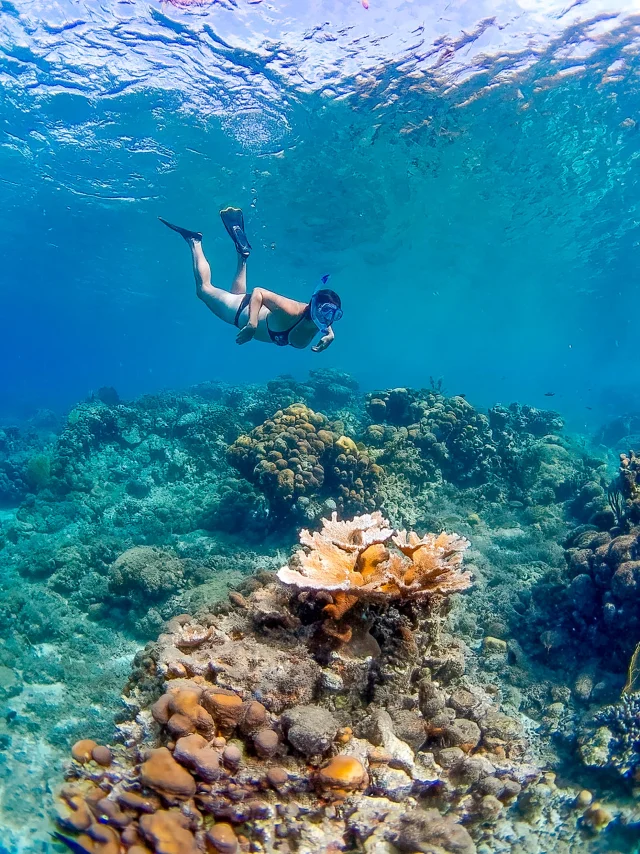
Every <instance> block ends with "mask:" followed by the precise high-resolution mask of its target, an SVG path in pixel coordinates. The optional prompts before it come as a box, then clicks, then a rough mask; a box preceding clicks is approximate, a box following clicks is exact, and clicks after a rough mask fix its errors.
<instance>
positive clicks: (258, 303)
mask: <svg viewBox="0 0 640 854" xmlns="http://www.w3.org/2000/svg"><path fill="white" fill-rule="evenodd" d="M262 306H263V292H262V290H261V289H260V288H256V289H255V290H254V291H252V293H251V299H250V300H249V319H248V320H247V322H246V324H245V325H244V326H243V327H242V329H241V330H240V332H238V334H237V335H236V343H237V344H246V343H247V341H251V339H252V338H253V336H254V335H255V334H256V329H257V328H258V319H259V317H260V309H261V308H262Z"/></svg>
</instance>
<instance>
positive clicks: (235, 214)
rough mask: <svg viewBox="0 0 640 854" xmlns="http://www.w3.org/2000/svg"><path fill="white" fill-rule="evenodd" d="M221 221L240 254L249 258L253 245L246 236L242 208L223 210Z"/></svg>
mask: <svg viewBox="0 0 640 854" xmlns="http://www.w3.org/2000/svg"><path fill="white" fill-rule="evenodd" d="M220 219H221V220H222V222H223V223H224V227H225V228H226V229H227V232H228V234H229V237H230V238H231V239H232V240H233V242H234V243H235V245H236V250H237V251H238V254H239V255H242V257H243V258H248V257H249V255H250V254H251V244H250V243H249V240H248V238H247V235H246V234H245V230H244V216H243V214H242V211H241V210H240V208H223V209H222V210H221V211H220Z"/></svg>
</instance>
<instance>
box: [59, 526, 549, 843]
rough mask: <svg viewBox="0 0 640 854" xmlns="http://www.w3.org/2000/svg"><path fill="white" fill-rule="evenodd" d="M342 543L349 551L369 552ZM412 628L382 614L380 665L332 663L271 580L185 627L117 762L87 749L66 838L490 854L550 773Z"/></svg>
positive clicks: (336, 656)
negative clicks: (499, 831) (491, 839)
mask: <svg viewBox="0 0 640 854" xmlns="http://www.w3.org/2000/svg"><path fill="white" fill-rule="evenodd" d="M336 524H337V525H339V524H340V523H335V522H332V523H329V525H328V526H325V527H326V528H329V529H331V525H334V526H335V525H336ZM333 531H334V535H335V536H334V539H338V538H340V540H341V542H342V543H343V546H347V547H349V545H350V546H351V547H352V552H353V553H357V551H358V549H359V547H360V545H362V543H360V544H357V543H355V542H354V540H357V539H361V540H366V538H367V530H366V529H364V528H363V526H362V525H360V535H359V536H358V534H357V533H356V527H355V526H353V527H352V530H351V532H348V531H347V530H346V528H345V526H342V527H341V528H340V530H336V528H335V527H334V528H333ZM349 533H351V537H349ZM345 534H346V535H347V536H346V537H345ZM369 536H370V538H371V536H372V534H371V527H370V528H369ZM374 538H375V537H374ZM397 539H398V541H399V544H400V545H401V546H402V547H403V548H405V549H406V550H408V551H409V550H411V551H412V552H413V553H414V554H415V553H419V552H420V551H421V550H423V549H424V548H425V543H424V542H421V541H419V540H418V539H417V538H415V537H412V536H400V537H397ZM354 547H355V548H354ZM369 547H371V545H370V546H369ZM430 547H431V546H430ZM345 553H347V552H346V551H345ZM414 617H415V619H414V624H413V626H412V627H409V626H408V625H407V623H406V618H405V617H403V615H402V614H401V613H400V612H399V611H398V610H397V609H395V608H393V607H388V608H386V609H384V611H383V612H380V613H379V615H378V616H377V617H376V625H375V631H376V633H377V636H378V637H379V638H380V646H379V649H378V653H377V656H376V657H375V658H374V657H372V656H371V655H370V654H369V655H366V656H358V655H355V654H354V652H353V650H351V651H350V652H349V653H348V654H347V653H343V652H341V651H340V650H338V651H334V652H333V653H332V654H331V655H330V656H329V657H328V658H327V657H326V656H325V655H324V653H323V652H322V650H321V648H320V647H318V645H317V644H316V642H315V640H314V639H315V638H316V637H317V632H316V631H315V629H316V627H317V625H318V622H319V619H320V620H321V619H322V616H321V615H320V617H318V614H317V613H314V612H313V610H312V609H309V607H308V603H307V601H306V600H305V597H304V595H303V594H301V593H299V592H298V593H296V592H294V593H293V594H291V593H290V592H287V589H286V588H283V587H282V586H280V585H279V584H278V583H277V582H275V581H274V580H273V578H272V577H270V576H268V575H265V576H264V577H263V580H262V583H261V585H259V586H258V587H257V588H254V590H253V592H251V593H248V594H244V595H243V594H240V593H238V594H234V595H233V596H232V601H231V602H230V603H229V605H228V606H226V607H225V606H223V605H222V604H220V605H219V606H218V607H217V608H215V609H213V610H211V609H208V610H206V609H205V610H204V611H202V612H200V613H199V614H198V615H197V617H196V618H191V617H189V616H187V615H181V616H179V617H177V618H174V619H173V620H172V621H170V623H169V624H168V625H167V627H166V629H165V632H164V633H163V634H162V635H161V636H160V637H159V639H158V641H157V642H156V643H152V644H149V645H148V646H147V647H146V649H145V650H144V652H142V653H140V654H138V656H137V657H136V666H135V668H134V671H133V674H132V677H131V679H130V681H129V684H128V685H127V688H126V691H125V701H126V712H125V713H124V714H123V715H122V716H121V719H120V723H119V724H118V728H117V731H118V736H119V743H116V744H114V745H113V746H112V747H110V748H109V749H108V758H109V759H110V764H108V765H105V764H101V763H100V762H98V761H96V747H95V746H94V745H93V744H90V745H89V744H87V743H82V744H80V745H78V744H76V745H75V747H74V749H73V758H72V759H71V761H70V763H69V765H68V768H67V774H66V777H67V782H66V783H65V785H64V786H63V787H62V789H61V792H60V802H59V811H58V822H59V824H60V827H61V832H62V834H71V835H72V836H73V838H74V841H75V844H76V845H81V846H82V845H84V846H86V850H87V851H92V852H93V851H96V850H98V848H95V847H93V846H95V845H96V844H98V843H99V844H101V845H103V844H107V841H108V844H114V843H113V842H112V841H113V840H115V842H116V843H117V841H118V840H119V841H120V844H125V845H127V846H134V848H133V849H132V848H131V847H130V848H129V850H136V849H135V846H139V847H140V850H148V851H152V852H156V854H161V852H165V851H181V852H182V851H185V852H187V851H193V852H200V851H205V850H207V851H276V850H278V851H291V850H298V851H311V850H323V851H324V850H326V851H329V850H331V851H336V852H337V851H347V850H355V851H363V852H377V851H382V850H384V851H388V852H390V854H392V852H394V851H398V852H402V851H414V850H424V851H427V850H429V851H431V850H433V851H436V850H437V851H443V852H451V854H454V852H468V854H472V852H475V851H476V850H482V849H477V848H476V842H475V841H474V837H475V839H476V840H481V839H482V837H483V835H485V834H486V833H487V828H490V827H491V826H494V825H495V823H496V822H497V821H500V820H504V817H505V816H506V815H507V813H508V812H509V811H512V810H513V809H514V804H515V803H516V802H517V800H518V798H519V797H521V793H522V791H523V789H525V790H526V789H527V787H529V786H531V785H532V784H533V783H534V782H535V781H537V780H539V779H540V772H539V770H538V769H537V768H536V767H535V766H534V765H532V764H529V763H528V762H527V758H528V757H527V750H528V748H527V742H526V739H525V738H524V737H523V733H522V730H521V727H520V725H519V723H518V721H516V720H514V719H512V718H510V717H509V716H507V715H505V714H504V713H502V712H501V711H500V710H499V708H497V707H496V705H495V702H494V701H493V699H492V697H491V695H490V694H488V693H486V692H485V691H483V690H482V689H481V688H480V687H479V686H477V685H472V684H471V683H469V682H468V681H467V680H466V679H465V677H464V656H463V654H462V649H461V647H460V644H459V643H457V642H456V641H455V640H454V639H453V638H451V637H450V636H448V635H447V634H446V633H444V632H443V631H442V630H441V627H440V617H436V616H434V615H433V613H432V611H431V609H430V608H429V607H426V608H425V607H423V608H422V609H418V610H416V612H415V615H414ZM98 749H99V750H100V751H101V753H100V756H102V746H99V747H98ZM106 758H107V757H106V754H105V756H104V757H103V759H106ZM105 835H106V836H105ZM81 850H85V849H81ZM100 850H103V849H100ZM104 850H107V849H104ZM114 850H115V849H114ZM136 854H137V850H136Z"/></svg>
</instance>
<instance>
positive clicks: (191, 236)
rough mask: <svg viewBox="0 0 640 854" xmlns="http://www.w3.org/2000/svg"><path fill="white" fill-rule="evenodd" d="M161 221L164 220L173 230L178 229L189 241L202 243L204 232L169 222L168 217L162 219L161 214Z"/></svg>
mask: <svg viewBox="0 0 640 854" xmlns="http://www.w3.org/2000/svg"><path fill="white" fill-rule="evenodd" d="M158 219H159V220H160V222H163V223H164V224H165V225H166V226H167V228H170V229H171V230H172V231H177V232H178V234H180V235H182V237H184V239H185V240H186V241H187V243H191V241H192V240H195V241H197V242H198V243H200V241H201V240H202V234H201V233H200V232H199V231H189V229H188V228H181V227H180V226H179V225H173V223H171V222H167V220H166V219H162V217H161V216H159V217H158Z"/></svg>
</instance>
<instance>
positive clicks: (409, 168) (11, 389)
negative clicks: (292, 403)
mask: <svg viewBox="0 0 640 854" xmlns="http://www.w3.org/2000/svg"><path fill="white" fill-rule="evenodd" d="M300 5H301V4H299V3H294V2H288V3H285V2H282V3H267V2H263V3H260V2H258V3H256V2H253V3H252V2H247V0H237V2H235V0H225V2H215V3H208V4H205V5H197V6H181V7H177V6H173V5H170V4H168V3H159V2H157V0H151V2H138V0H136V2H119V3H105V4H104V5H100V4H98V3H95V2H81V3H80V2H59V3H55V4H47V5H46V7H45V6H44V5H43V4H38V3H31V2H26V0H21V2H10V0H3V2H2V6H1V7H0V84H1V86H2V93H1V94H0V200H1V203H2V204H1V210H0V226H1V228H0V265H1V270H2V275H1V276H0V299H1V303H0V304H1V305H2V335H1V336H0V360H1V363H2V366H3V370H2V381H1V384H0V412H2V413H4V414H5V415H9V414H20V413H21V412H28V411H30V410H32V409H33V408H38V407H43V406H50V407H54V408H64V407H65V406H69V405H71V404H72V403H73V402H75V401H76V400H77V399H79V398H82V397H84V396H86V395H87V394H88V393H89V392H90V391H91V390H93V389H96V388H98V387H99V386H102V385H114V386H116V388H117V389H118V390H119V391H120V393H121V395H123V396H125V397H126V396H130V395H135V394H139V393H141V392H145V391H151V390H154V389H158V388H162V387H166V386H184V385H186V384H189V383H193V382H198V381H201V380H205V379H223V380H227V381H231V382H235V381H244V380H253V379H255V380H262V379H268V378H270V377H272V376H274V375H276V374H278V373H282V372H285V371H288V372H292V373H294V374H296V375H303V374H304V373H306V371H307V370H308V368H310V367H317V366H327V367H329V366H331V367H338V368H341V369H344V370H348V371H350V372H351V373H353V374H354V375H355V376H356V377H357V378H358V379H359V380H360V382H361V383H362V384H363V385H364V386H365V387H383V386H389V385H426V384H428V382H429V377H430V376H433V377H443V378H444V383H445V387H446V389H447V390H448V391H449V392H450V393H465V394H466V395H467V396H468V397H469V399H471V400H472V401H473V402H475V403H478V404H490V403H492V402H495V401H502V402H508V401H510V400H519V401H523V402H528V403H532V404H534V405H543V404H549V402H550V401H551V399H550V398H545V397H544V394H545V392H554V393H555V397H554V398H553V399H552V401H551V402H552V403H553V405H554V406H555V407H556V408H557V409H559V410H560V411H561V412H563V414H565V415H566V416H567V417H569V419H570V420H571V422H572V423H573V425H574V426H576V427H578V428H582V427H583V426H587V427H590V426H593V425H595V424H597V423H599V422H600V421H601V420H602V419H603V418H604V417H606V416H607V414H609V413H610V412H619V411H622V410H627V409H633V408H637V407H638V406H639V405H640V401H639V400H638V397H639V394H638V379H639V370H640V369H639V366H638V360H637V358H636V357H635V355H636V341H637V322H636V320H635V315H636V311H637V308H636V301H637V296H638V276H637V264H638V219H639V213H638V209H639V208H638V205H639V198H640V194H639V190H640V182H639V178H638V167H637V161H636V158H637V156H638V153H637V152H638V142H639V140H640V135H639V133H638V124H637V122H638V121H640V109H639V108H640V96H639V93H638V82H637V50H638V45H637V26H638V20H637V19H634V18H633V17H632V16H631V12H632V9H633V5H634V4H632V3H630V2H628V3H624V2H621V0H620V2H618V3H617V4H614V5H609V4H606V3H602V2H598V3H596V2H581V3H575V4H568V5H565V4H561V3H555V2H547V3H544V4H542V3H524V2H523V3H515V2H503V3H498V4H496V3H491V4H489V3H484V2H473V3H456V2H446V3H445V2H436V3H428V4H427V3H426V2H405V3H401V4H396V3H394V2H391V0H371V2H370V8H369V9H368V10H366V9H364V8H363V6H362V5H361V3H359V2H357V0H350V2H313V3H308V4H302V5H304V7H305V11H300V8H299V7H300ZM224 204H238V205H241V206H242V207H243V208H244V210H245V212H246V217H247V228H248V231H249V236H250V239H251V240H252V242H253V245H254V248H255V251H254V253H253V255H252V257H251V259H250V268H249V275H250V284H252V285H254V286H255V285H263V286H266V287H270V288H274V289H277V290H281V291H282V292H283V293H286V294H287V295H291V296H295V297H298V298H301V299H304V298H305V297H307V296H308V294H309V293H310V291H311V290H312V289H313V288H314V286H315V284H316V282H317V281H318V279H319V277H320V276H321V275H322V274H323V273H326V272H331V273H332V275H333V279H332V284H333V286H334V288H335V289H336V290H338V291H339V293H340V294H341V295H342V298H343V302H344V307H345V317H344V319H343V320H342V321H341V322H340V324H339V326H338V327H337V328H336V333H337V338H336V341H335V343H334V345H333V346H332V347H331V349H330V350H328V351H327V352H326V353H324V354H322V355H315V354H312V353H309V352H297V351H293V350H292V349H291V348H287V349H282V350H281V349H279V348H275V347H266V346H264V345H260V344H257V343H252V344H249V345H247V346H245V347H238V346H236V344H235V343H234V331H233V329H232V328H231V327H226V326H224V325H223V324H221V323H220V322H218V321H217V320H216V319H215V318H214V317H213V316H211V315H210V314H209V313H208V312H207V310H206V309H205V308H204V306H203V305H202V304H200V303H199V302H198V301H197V300H196V299H195V296H194V293H193V291H194V288H193V282H192V277H191V272H190V266H189V258H188V252H187V250H186V248H185V246H184V245H183V244H182V242H181V241H180V239H179V238H178V237H177V236H175V235H172V234H170V233H169V232H166V231H165V230H164V229H163V227H162V226H161V225H160V224H158V222H157V219H156V217H157V215H162V216H164V217H167V218H169V219H172V220H174V221H177V222H179V223H183V224H184V225H187V226H189V227H191V228H197V229H200V230H202V231H203V232H204V234H205V244H204V245H205V250H206V252H207V254H208V255H209V257H210V260H211V263H212V268H213V275H214V281H215V282H216V283H217V282H220V283H222V284H226V283H227V282H228V281H229V280H230V277H231V275H232V272H233V268H234V253H233V247H232V246H231V244H230V242H229V240H228V238H227V236H226V233H225V232H224V229H223V227H222V225H221V223H220V221H219V219H218V216H217V211H218V209H219V207H220V206H222V205H224ZM587 407H590V408H589V409H588V408H587Z"/></svg>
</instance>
